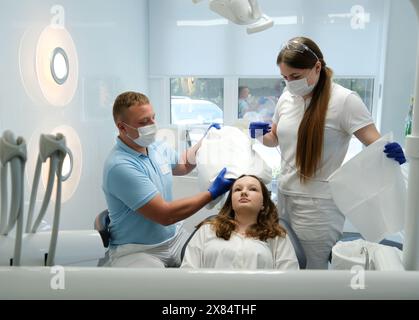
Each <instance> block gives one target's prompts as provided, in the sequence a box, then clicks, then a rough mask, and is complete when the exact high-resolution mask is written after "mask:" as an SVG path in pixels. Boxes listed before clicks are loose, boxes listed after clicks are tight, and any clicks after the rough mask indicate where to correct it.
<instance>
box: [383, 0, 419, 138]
mask: <svg viewBox="0 0 419 320" xmlns="http://www.w3.org/2000/svg"><path fill="white" fill-rule="evenodd" d="M417 28H418V22H417V18H416V14H415V11H414V10H413V6H412V4H411V3H410V0H398V1H392V2H391V6H390V19H389V29H388V38H387V46H386V47H385V48H383V50H385V51H386V53H387V58H386V62H385V65H384V68H385V76H384V86H383V104H382V125H381V131H382V132H383V133H386V132H389V131H393V133H394V137H395V140H396V141H399V142H400V143H403V144H404V121H405V117H406V115H407V113H408V110H409V109H408V107H409V104H410V96H411V95H413V94H414V92H413V91H414V81H415V71H416V56H417V39H418V32H417Z"/></svg>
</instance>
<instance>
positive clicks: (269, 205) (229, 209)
mask: <svg viewBox="0 0 419 320" xmlns="http://www.w3.org/2000/svg"><path fill="white" fill-rule="evenodd" d="M243 177H252V178H255V179H256V180H258V181H259V183H260V186H261V188H262V195H263V207H264V209H263V211H261V212H259V214H258V217H257V221H256V223H255V224H253V225H251V226H250V227H248V229H247V230H246V235H247V236H250V237H254V238H258V239H259V240H262V241H266V240H267V239H269V238H275V237H276V236H281V237H285V235H286V231H285V229H284V228H283V227H282V226H281V225H280V224H279V223H278V221H279V219H278V212H277V209H276V206H275V204H274V203H273V202H272V200H271V198H270V195H269V191H268V188H266V186H265V184H264V183H263V181H262V180H260V179H259V178H258V177H256V176H254V175H247V174H246V175H242V176H240V177H239V178H238V179H237V180H236V181H235V182H234V183H233V185H232V186H231V189H230V192H229V194H228V197H227V200H226V202H225V203H224V206H223V207H222V208H221V211H220V212H219V213H218V215H217V216H216V217H215V218H214V219H212V220H209V221H204V222H202V223H201V224H199V225H198V226H197V227H200V226H201V225H202V224H205V223H209V224H211V225H212V227H213V229H214V231H215V234H216V235H217V237H219V238H223V239H225V240H228V239H230V236H231V233H232V232H233V231H234V230H235V229H236V226H237V223H236V221H235V220H234V217H235V212H234V210H233V204H232V200H231V197H232V192H233V191H232V190H234V189H233V188H234V184H235V183H236V182H237V181H238V180H239V179H241V178H243Z"/></svg>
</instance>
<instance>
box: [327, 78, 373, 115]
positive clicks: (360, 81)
mask: <svg viewBox="0 0 419 320" xmlns="http://www.w3.org/2000/svg"><path fill="white" fill-rule="evenodd" d="M333 81H334V82H336V83H338V84H340V85H341V86H343V87H345V88H347V89H349V90H352V91H355V92H356V93H358V94H359V96H360V97H361V99H362V101H363V102H364V103H365V105H366V106H367V108H368V110H369V112H371V113H372V105H373V104H372V102H373V101H372V98H373V94H374V78H344V77H338V78H335V79H333Z"/></svg>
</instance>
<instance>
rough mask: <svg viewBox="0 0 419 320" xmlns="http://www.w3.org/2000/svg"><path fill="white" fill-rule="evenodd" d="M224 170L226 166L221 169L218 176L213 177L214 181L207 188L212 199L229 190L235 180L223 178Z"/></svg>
mask: <svg viewBox="0 0 419 320" xmlns="http://www.w3.org/2000/svg"><path fill="white" fill-rule="evenodd" d="M226 171H227V169H226V168H224V169H223V170H221V171H220V173H219V174H218V176H217V177H216V178H215V180H214V182H213V183H212V184H211V185H210V187H209V188H208V191H209V193H210V194H211V198H212V199H213V200H214V199H216V198H218V197H219V196H221V195H222V194H224V193H226V192H227V191H228V190H230V188H231V186H232V185H233V183H234V181H235V180H234V179H226V178H224V175H225V173H226Z"/></svg>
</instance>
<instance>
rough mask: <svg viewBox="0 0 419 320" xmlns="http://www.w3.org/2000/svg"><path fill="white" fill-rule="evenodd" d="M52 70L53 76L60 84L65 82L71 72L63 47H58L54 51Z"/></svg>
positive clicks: (51, 63)
mask: <svg viewBox="0 0 419 320" xmlns="http://www.w3.org/2000/svg"><path fill="white" fill-rule="evenodd" d="M50 70H51V75H52V78H53V79H54V81H55V82H56V83H58V84H59V85H61V84H63V83H64V82H65V81H66V80H67V78H68V73H69V65H68V57H67V53H66V52H65V51H64V49H63V48H60V47H57V48H55V49H54V51H53V52H52V56H51V62H50Z"/></svg>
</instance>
